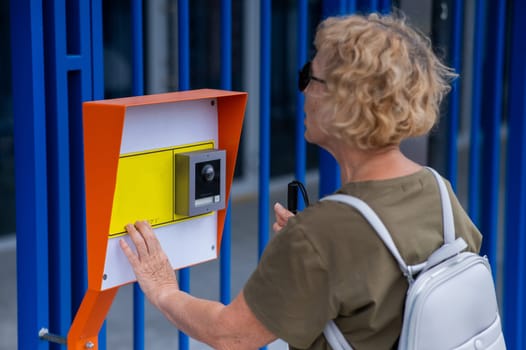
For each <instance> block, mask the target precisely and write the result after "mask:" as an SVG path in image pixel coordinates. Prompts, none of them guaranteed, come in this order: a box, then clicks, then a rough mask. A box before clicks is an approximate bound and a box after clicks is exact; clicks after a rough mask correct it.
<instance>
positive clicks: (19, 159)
mask: <svg viewBox="0 0 526 350" xmlns="http://www.w3.org/2000/svg"><path fill="white" fill-rule="evenodd" d="M10 18H11V19H12V20H11V43H12V45H11V48H12V51H11V53H12V69H13V112H14V136H15V176H16V184H15V186H16V213H17V216H16V231H17V244H16V256H17V293H18V348H19V349H35V350H45V349H49V345H48V343H46V342H43V341H41V340H40V339H39V338H38V331H39V330H40V328H41V327H43V326H45V325H47V324H48V322H49V304H48V302H49V294H48V273H49V272H48V271H49V270H48V220H47V175H46V172H47V169H46V125H45V98H44V93H43V92H44V91H45V86H44V40H43V34H42V27H43V23H42V22H43V21H42V20H43V19H42V3H41V2H39V1H30V0H12V1H11V2H10ZM15 19H16V20H15Z"/></svg>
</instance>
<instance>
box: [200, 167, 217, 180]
mask: <svg viewBox="0 0 526 350" xmlns="http://www.w3.org/2000/svg"><path fill="white" fill-rule="evenodd" d="M215 175H216V173H215V170H214V167H213V166H212V165H211V164H206V165H205V166H204V167H203V169H202V170H201V176H203V179H204V180H205V181H206V182H210V181H212V180H213V179H214V177H215Z"/></svg>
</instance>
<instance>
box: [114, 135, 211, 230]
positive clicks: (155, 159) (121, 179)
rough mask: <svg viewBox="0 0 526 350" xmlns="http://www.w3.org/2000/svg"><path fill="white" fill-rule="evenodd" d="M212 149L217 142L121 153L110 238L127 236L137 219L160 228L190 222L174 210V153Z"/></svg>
mask: <svg viewBox="0 0 526 350" xmlns="http://www.w3.org/2000/svg"><path fill="white" fill-rule="evenodd" d="M213 148H214V142H213V141H206V142H201V143H195V144H190V145H183V146H176V147H171V148H163V149H156V150H149V151H147V152H137V153H128V154H122V155H121V156H120V158H119V165H118V170H117V183H116V186H115V195H114V199H113V209H112V212H111V223H110V232H109V235H110V236H111V237H116V236H120V235H123V234H125V233H126V231H125V226H126V224H128V223H134V222H135V221H137V220H147V221H149V222H150V225H152V227H158V226H162V225H167V224H171V223H173V222H175V221H179V220H184V219H187V218H188V217H186V216H182V215H176V214H175V210H174V205H175V195H176V194H175V192H174V188H175V186H174V182H175V178H174V176H175V175H174V174H175V167H174V159H175V154H177V153H183V152H193V151H201V150H205V149H213ZM205 215H208V214H205Z"/></svg>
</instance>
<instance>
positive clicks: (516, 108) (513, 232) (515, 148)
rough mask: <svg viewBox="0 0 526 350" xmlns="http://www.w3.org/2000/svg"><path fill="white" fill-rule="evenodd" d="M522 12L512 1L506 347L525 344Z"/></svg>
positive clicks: (525, 46)
mask: <svg viewBox="0 0 526 350" xmlns="http://www.w3.org/2000/svg"><path fill="white" fill-rule="evenodd" d="M525 12H526V3H525V2H524V1H514V2H513V10H512V13H511V14H510V18H511V20H512V25H511V35H510V37H511V39H510V44H511V50H510V55H511V62H510V76H509V84H510V85H509V88H508V94H509V100H508V149H507V160H508V161H507V167H506V233H505V235H506V242H505V251H504V256H505V257H506V260H505V265H504V269H505V270H504V310H503V314H504V317H503V327H504V334H505V338H506V343H507V344H506V345H507V347H508V348H509V349H524V348H526V338H525V336H524V329H525V327H526V322H525V321H526V320H525V317H526V302H525V299H524V296H525V295H526V215H524V213H526V182H525V181H524V179H525V178H526V138H525V137H524V135H526V65H524V62H526V40H524V33H525V32H526V22H525V21H524V18H523V14H524V13H525Z"/></svg>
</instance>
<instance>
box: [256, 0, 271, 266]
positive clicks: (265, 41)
mask: <svg viewBox="0 0 526 350" xmlns="http://www.w3.org/2000/svg"><path fill="white" fill-rule="evenodd" d="M271 16H272V1H271V0H261V43H260V45H261V50H260V51H261V63H260V65H261V66H260V72H261V73H260V84H261V85H260V97H259V108H260V112H259V206H258V209H259V210H258V214H259V218H258V222H259V235H258V257H261V255H262V254H263V250H264V249H265V246H266V245H267V242H268V241H269V227H270V225H269V212H270V211H269V202H270V199H269V195H270V194H269V182H270V180H269V178H270V73H271V55H270V53H271V30H272V28H271Z"/></svg>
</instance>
